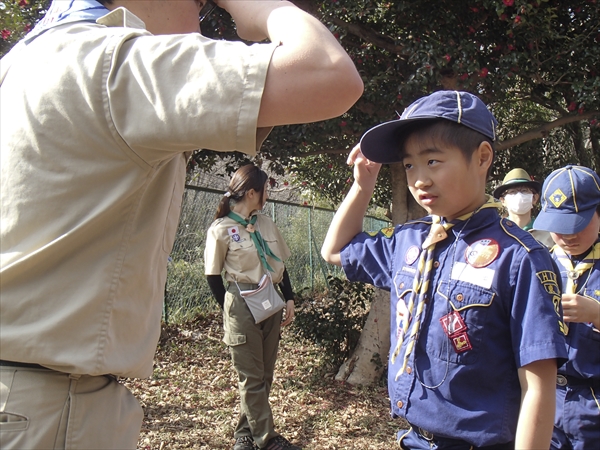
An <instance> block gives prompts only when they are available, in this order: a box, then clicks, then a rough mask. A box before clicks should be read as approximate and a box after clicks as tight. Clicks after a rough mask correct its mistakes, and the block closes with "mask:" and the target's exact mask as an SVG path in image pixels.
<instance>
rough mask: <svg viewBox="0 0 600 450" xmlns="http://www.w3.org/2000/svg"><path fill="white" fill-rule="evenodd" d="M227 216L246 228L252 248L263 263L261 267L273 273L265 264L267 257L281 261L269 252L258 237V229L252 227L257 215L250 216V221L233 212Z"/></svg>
mask: <svg viewBox="0 0 600 450" xmlns="http://www.w3.org/2000/svg"><path fill="white" fill-rule="evenodd" d="M227 216H228V217H230V218H232V219H233V220H235V221H236V222H237V223H239V224H240V225H242V226H244V227H246V231H248V232H249V233H250V237H251V238H252V242H254V246H255V247H256V250H257V251H258V257H259V258H260V260H261V262H262V263H263V266H265V267H266V268H267V270H269V272H274V270H273V268H272V267H271V265H270V264H269V263H268V262H267V256H270V257H271V258H273V259H274V260H275V261H281V259H279V258H278V257H277V256H276V255H275V254H274V253H273V252H272V251H271V249H270V248H269V244H267V243H266V242H265V240H264V239H263V237H262V236H261V235H260V232H259V231H258V228H255V227H254V224H255V223H256V219H257V217H258V216H257V215H254V216H252V217H251V218H250V221H247V220H245V219H244V218H242V217H241V216H239V215H238V214H236V213H234V212H233V211H230V212H229V214H227Z"/></svg>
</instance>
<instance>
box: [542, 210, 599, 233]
mask: <svg viewBox="0 0 600 450" xmlns="http://www.w3.org/2000/svg"><path fill="white" fill-rule="evenodd" d="M595 212H596V208H590V209H588V210H586V211H580V212H578V213H576V214H575V213H573V212H571V211H564V212H559V211H558V210H552V212H548V211H540V213H539V214H538V216H537V217H536V219H535V221H534V223H533V228H535V229H536V230H545V231H550V232H551V233H558V234H576V233H579V232H580V231H582V230H583V229H584V228H585V227H587V226H588V224H589V223H590V220H592V217H593V215H594V213H595Z"/></svg>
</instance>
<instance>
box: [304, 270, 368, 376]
mask: <svg viewBox="0 0 600 450" xmlns="http://www.w3.org/2000/svg"><path fill="white" fill-rule="evenodd" d="M328 282H329V290H328V291H326V292H324V293H323V294H322V295H319V294H317V293H312V294H308V295H306V294H301V295H299V299H300V300H299V302H298V303H297V306H296V320H295V322H294V327H295V328H296V329H297V330H298V334H299V335H300V336H302V337H303V338H305V339H307V340H309V341H311V342H314V343H316V344H318V345H320V346H321V347H322V348H323V350H324V352H325V353H326V354H327V358H328V360H329V361H330V363H331V364H333V365H339V364H341V362H342V361H344V360H345V359H346V358H347V357H348V356H350V354H351V353H352V351H353V350H354V348H355V347H356V344H357V343H358V339H359V337H360V333H361V331H362V328H363V326H364V324H365V321H366V318H367V313H368V310H369V306H370V301H371V297H372V295H373V287H372V286H369V285H366V284H364V283H350V282H349V281H347V280H345V279H341V278H336V277H329V278H328Z"/></svg>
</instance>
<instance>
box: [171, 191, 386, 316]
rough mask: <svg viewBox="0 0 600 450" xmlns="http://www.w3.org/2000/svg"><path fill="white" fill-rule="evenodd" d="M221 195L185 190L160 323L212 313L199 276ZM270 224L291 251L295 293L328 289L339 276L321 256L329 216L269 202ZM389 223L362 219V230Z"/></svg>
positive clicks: (316, 210) (210, 300) (329, 212)
mask: <svg viewBox="0 0 600 450" xmlns="http://www.w3.org/2000/svg"><path fill="white" fill-rule="evenodd" d="M222 196H223V192H222V191H216V190H214V189H207V188H199V187H196V186H187V187H186V189H185V192H184V196H183V204H182V209H181V219H180V221H179V228H178V230H177V237H176V239H175V245H174V246H173V251H172V252H171V256H170V260H169V267H168V273H167V285H166V290H165V310H164V314H165V320H166V321H179V320H183V319H186V318H190V317H193V315H195V314H196V313H198V312H200V311H207V310H211V309H214V308H215V307H216V302H215V301H214V300H213V298H212V294H211V292H210V289H209V288H208V283H207V282H206V278H205V276H204V244H205V241H206V231H207V230H208V228H209V226H210V224H211V223H212V222H213V220H214V216H215V211H216V209H217V205H218V204H219V201H220V200H221V198H222ZM263 213H265V214H268V215H269V216H271V217H272V218H273V221H274V222H275V223H276V224H277V227H278V228H279V230H280V231H281V234H282V235H283V237H284V238H285V241H286V243H287V244H288V246H289V248H290V250H291V257H290V258H289V259H288V260H287V261H286V267H287V269H288V272H289V274H290V279H291V281H292V286H293V287H294V291H296V292H298V291H300V290H302V289H308V290H309V291H311V292H312V291H314V290H317V289H323V288H325V287H327V276H328V275H341V273H342V272H341V269H340V268H339V267H337V266H333V265H331V264H327V263H326V262H325V261H324V260H323V259H322V258H321V255H320V249H321V245H322V243H323V240H324V239H325V235H326V233H327V229H328V228H329V224H330V223H331V219H332V218H333V214H334V211H333V210H328V209H324V208H312V207H308V206H303V205H297V204H293V203H289V202H282V201H278V200H269V201H268V202H267V204H266V206H265V209H264V210H263ZM386 226H389V222H386V221H383V220H380V219H377V218H375V217H370V216H367V217H365V219H364V229H365V230H379V229H381V228H384V227H386Z"/></svg>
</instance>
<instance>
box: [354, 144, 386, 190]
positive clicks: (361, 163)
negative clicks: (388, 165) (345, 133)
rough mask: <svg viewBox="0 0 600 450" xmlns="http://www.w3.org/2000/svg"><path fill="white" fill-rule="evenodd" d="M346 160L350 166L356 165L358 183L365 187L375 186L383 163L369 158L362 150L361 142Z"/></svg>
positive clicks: (355, 174) (355, 177) (355, 178)
mask: <svg viewBox="0 0 600 450" xmlns="http://www.w3.org/2000/svg"><path fill="white" fill-rule="evenodd" d="M346 162H347V163H348V165H349V166H352V165H353V166H354V180H355V182H356V183H358V184H359V185H361V187H363V188H366V187H367V186H368V187H369V188H373V187H374V186H375V182H376V181H377V175H378V174H379V169H381V164H380V163H376V162H373V161H370V160H369V159H367V157H366V156H365V155H363V153H362V152H361V150H360V144H357V145H356V146H355V147H354V148H353V149H352V151H351V152H350V154H349V155H348V159H347V161H346Z"/></svg>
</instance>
